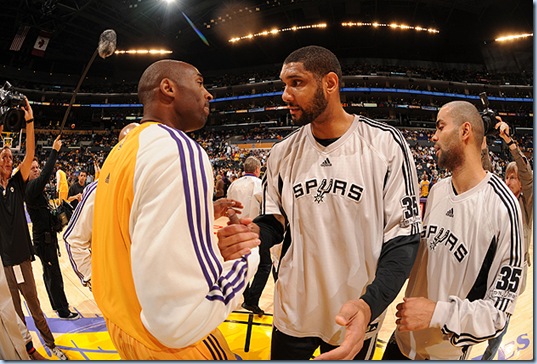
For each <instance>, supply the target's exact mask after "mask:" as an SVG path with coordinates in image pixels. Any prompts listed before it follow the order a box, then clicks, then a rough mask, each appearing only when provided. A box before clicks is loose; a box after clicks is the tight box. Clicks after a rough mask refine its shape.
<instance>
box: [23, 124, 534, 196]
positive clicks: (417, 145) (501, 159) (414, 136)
mask: <svg viewBox="0 0 537 364" xmlns="http://www.w3.org/2000/svg"><path fill="white" fill-rule="evenodd" d="M118 132H119V130H100V131H91V132H87V133H77V132H75V131H69V132H66V134H64V136H63V138H62V140H63V147H62V149H61V152H60V155H59V158H58V163H59V165H60V166H61V168H62V169H63V170H64V171H65V172H66V174H67V177H68V182H69V183H70V184H71V183H73V182H75V181H76V180H77V177H78V174H79V173H80V172H81V171H85V172H87V174H88V181H91V180H92V178H93V176H94V174H95V169H94V163H96V164H97V165H99V166H102V163H103V161H104V159H105V158H106V156H107V155H108V152H109V151H110V150H111V148H112V147H113V146H114V145H115V144H116V143H117V135H118ZM290 132H292V129H280V130H278V129H276V130H274V129H273V128H271V129H268V128H263V127H257V128H253V129H249V130H247V129H225V130H220V131H218V130H215V129H211V128H204V129H202V130H199V131H196V132H193V133H190V136H191V137H192V138H193V139H195V140H196V141H197V142H198V143H199V144H200V145H201V146H202V147H203V148H204V149H205V150H206V151H207V153H208V155H209V158H210V161H211V163H212V165H213V168H214V173H215V176H216V175H217V174H219V175H221V176H222V177H223V179H224V183H225V185H226V187H227V186H228V185H229V184H230V183H231V181H233V179H235V178H237V177H240V176H241V166H242V163H243V161H244V160H245V159H246V158H247V157H248V156H250V155H253V156H255V157H257V158H258V159H259V160H260V161H261V165H262V170H264V165H265V161H266V158H267V156H268V154H269V151H270V150H269V149H241V148H239V147H238V144H240V143H241V142H244V141H245V140H248V141H252V140H254V141H271V142H275V141H277V140H280V139H282V138H285V137H286V136H287V135H288V134H289V133H290ZM401 132H402V133H403V135H404V137H405V138H406V140H407V142H408V143H409V145H410V147H411V150H412V153H413V156H414V160H415V162H416V167H417V171H418V175H419V176H420V178H421V175H422V174H423V173H426V174H427V176H428V178H429V179H430V180H436V179H439V178H443V177H445V176H446V175H447V174H446V171H445V170H442V169H440V168H439V167H438V166H437V163H436V157H435V150H434V144H433V143H432V142H431V141H430V140H431V137H432V136H433V134H434V130H432V129H419V128H416V129H410V128H406V129H401ZM56 135H57V132H54V131H50V130H38V131H37V132H36V142H37V150H36V157H37V158H38V160H39V161H40V162H41V163H42V164H44V163H45V161H46V159H47V157H48V154H49V153H50V148H51V146H52V142H53V140H54V138H55V137H56ZM516 139H517V142H518V144H519V146H520V147H521V149H522V150H523V151H524V153H525V154H526V155H527V157H528V159H529V160H530V163H531V164H532V166H533V136H532V135H531V134H520V135H516ZM233 141H234V142H233ZM491 142H493V140H492V139H491ZM499 145H501V144H499ZM489 149H490V148H489ZM496 150H497V151H496V152H494V151H490V156H491V162H492V165H493V168H494V171H495V173H496V174H498V175H500V176H502V177H503V174H504V172H505V167H506V166H507V164H508V163H509V161H510V156H509V153H508V152H507V151H506V149H504V148H503V147H500V148H496ZM18 155H23V154H21V153H18ZM15 156H16V157H17V154H15ZM18 162H20V161H18ZM18 162H15V164H17V163H18ZM47 189H48V191H49V192H50V195H51V197H55V196H54V191H56V187H55V181H54V180H51V181H50V184H49V186H48V187H47Z"/></svg>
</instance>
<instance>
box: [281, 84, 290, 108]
mask: <svg viewBox="0 0 537 364" xmlns="http://www.w3.org/2000/svg"><path fill="white" fill-rule="evenodd" d="M282 100H283V102H285V103H286V104H289V103H290V102H291V101H292V100H293V96H292V95H291V94H290V93H289V91H288V90H287V86H285V88H284V89H283V94H282Z"/></svg>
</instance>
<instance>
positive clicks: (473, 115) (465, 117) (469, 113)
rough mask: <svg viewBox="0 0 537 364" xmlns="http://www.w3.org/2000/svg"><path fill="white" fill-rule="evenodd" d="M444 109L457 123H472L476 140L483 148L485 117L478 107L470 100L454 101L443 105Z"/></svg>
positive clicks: (459, 124) (458, 124)
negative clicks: (483, 117)
mask: <svg viewBox="0 0 537 364" xmlns="http://www.w3.org/2000/svg"><path fill="white" fill-rule="evenodd" d="M442 109H443V110H444V112H445V113H446V114H448V115H450V116H451V117H452V118H453V121H454V123H455V125H457V126H461V125H462V124H463V123H466V122H468V123H470V125H472V130H473V134H474V142H475V144H477V145H479V147H480V148H481V143H482V142H483V136H484V135H485V134H484V133H485V131H484V126H483V119H481V115H480V114H479V111H477V108H476V107H475V106H474V105H473V104H471V103H469V102H468V101H452V102H448V103H447V104H445V105H444V106H442Z"/></svg>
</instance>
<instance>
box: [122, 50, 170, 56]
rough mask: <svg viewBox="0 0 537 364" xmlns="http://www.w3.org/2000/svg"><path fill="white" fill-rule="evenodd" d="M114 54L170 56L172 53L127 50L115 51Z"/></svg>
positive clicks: (167, 51)
mask: <svg viewBox="0 0 537 364" xmlns="http://www.w3.org/2000/svg"><path fill="white" fill-rule="evenodd" d="M114 53H115V54H150V55H160V54H171V53H173V52H172V51H169V50H166V49H129V50H124V51H122V50H116V51H115V52H114Z"/></svg>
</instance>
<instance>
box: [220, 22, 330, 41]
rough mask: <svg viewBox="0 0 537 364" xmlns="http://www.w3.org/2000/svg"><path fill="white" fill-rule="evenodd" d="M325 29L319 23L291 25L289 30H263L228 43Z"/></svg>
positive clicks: (233, 39)
mask: <svg viewBox="0 0 537 364" xmlns="http://www.w3.org/2000/svg"><path fill="white" fill-rule="evenodd" d="M326 27H327V25H326V23H319V24H311V25H301V26H296V25H293V26H291V27H289V28H282V29H278V28H272V29H271V30H264V31H262V32H259V33H249V34H247V35H243V36H240V37H233V38H231V39H229V40H228V42H229V43H237V42H240V41H241V40H244V39H253V38H256V37H266V36H268V35H276V34H279V33H283V32H290V31H298V30H305V29H314V28H326Z"/></svg>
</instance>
